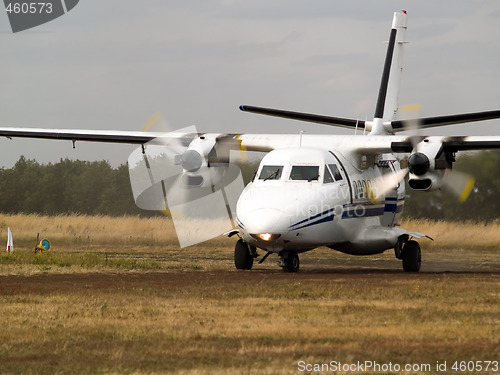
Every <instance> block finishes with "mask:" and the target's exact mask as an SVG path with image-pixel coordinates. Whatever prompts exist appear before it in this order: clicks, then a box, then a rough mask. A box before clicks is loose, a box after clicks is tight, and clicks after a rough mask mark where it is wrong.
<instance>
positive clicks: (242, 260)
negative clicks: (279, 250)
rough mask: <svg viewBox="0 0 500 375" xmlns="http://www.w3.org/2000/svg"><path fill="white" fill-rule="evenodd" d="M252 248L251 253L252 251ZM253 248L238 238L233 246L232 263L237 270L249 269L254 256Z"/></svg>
mask: <svg viewBox="0 0 500 375" xmlns="http://www.w3.org/2000/svg"><path fill="white" fill-rule="evenodd" d="M251 250H253V253H252V251H251ZM254 254H255V248H253V249H251V248H250V246H249V245H248V244H247V243H246V242H245V241H243V240H241V239H240V240H238V242H236V245H235V247H234V265H235V267H236V269H238V270H251V269H252V266H253V259H254V258H255V256H254Z"/></svg>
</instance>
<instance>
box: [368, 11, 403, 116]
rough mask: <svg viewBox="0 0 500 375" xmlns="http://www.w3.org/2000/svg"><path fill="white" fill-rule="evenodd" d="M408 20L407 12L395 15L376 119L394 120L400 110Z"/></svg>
mask: <svg viewBox="0 0 500 375" xmlns="http://www.w3.org/2000/svg"><path fill="white" fill-rule="evenodd" d="M406 18H407V14H406V11H405V10H403V11H402V12H396V13H394V18H393V20H392V29H391V34H390V37H389V45H388V47H387V54H386V57H385V63H384V70H383V72H382V80H381V82H380V89H379V93H378V99H377V106H376V108H375V116H374V118H375V119H385V120H392V119H394V118H395V116H396V113H397V110H398V92H399V83H400V81H401V72H402V69H403V45H404V44H405V43H406Z"/></svg>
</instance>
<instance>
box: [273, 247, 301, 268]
mask: <svg viewBox="0 0 500 375" xmlns="http://www.w3.org/2000/svg"><path fill="white" fill-rule="evenodd" d="M278 265H279V266H280V267H282V268H283V271H285V272H298V271H299V266H300V262H299V254H297V253H296V252H295V251H283V252H281V253H280V261H279V263H278Z"/></svg>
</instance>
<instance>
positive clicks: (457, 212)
mask: <svg viewBox="0 0 500 375" xmlns="http://www.w3.org/2000/svg"><path fill="white" fill-rule="evenodd" d="M256 168H257V164H256V163H253V164H252V165H247V166H246V167H243V168H242V172H243V175H244V176H245V180H247V181H246V182H248V180H249V179H250V178H251V177H252V176H253V172H254V169H256ZM453 168H454V169H456V170H459V171H462V172H465V173H468V174H471V175H473V176H474V177H475V178H476V184H475V187H474V190H473V192H472V193H471V195H470V197H469V199H468V200H467V201H466V202H465V203H459V202H458V200H457V198H456V197H455V196H454V195H453V194H451V193H450V192H448V191H447V190H446V189H442V190H438V191H435V192H430V193H427V192H416V191H413V190H411V189H410V188H409V187H407V199H406V204H405V210H404V215H405V217H410V218H429V219H433V220H447V221H465V220H470V221H484V222H488V221H493V220H499V218H500V151H482V152H476V153H469V154H465V155H462V156H460V157H459V158H458V160H457V161H456V163H454V166H453ZM0 192H1V193H0V212H2V213H8V214H17V213H36V214H41V215H58V214H69V213H78V214H86V215H98V214H99V215H110V216H122V215H142V216H152V215H159V214H160V213H159V212H155V211H145V210H141V209H139V208H137V206H136V205H135V203H134V198H133V195H132V189H131V187H130V181H129V174H128V166H127V165H126V164H124V165H120V166H119V167H117V168H113V167H112V166H111V165H110V164H109V163H108V162H106V161H97V162H88V161H80V160H75V161H73V160H69V159H64V160H63V159H61V160H60V161H59V162H58V163H54V164H52V163H49V164H39V163H37V162H36V161H35V160H30V159H26V158H25V157H24V156H21V157H20V158H19V160H18V161H17V162H16V164H15V165H14V167H12V168H9V169H6V168H2V169H0Z"/></svg>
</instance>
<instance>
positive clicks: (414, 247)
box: [401, 240, 422, 272]
mask: <svg viewBox="0 0 500 375" xmlns="http://www.w3.org/2000/svg"><path fill="white" fill-rule="evenodd" d="M401 258H402V259H403V269H404V270H405V272H418V271H420V264H421V263H422V254H421V251H420V245H419V244H418V242H417V241H413V240H411V241H408V242H407V243H406V244H405V245H404V247H403V250H402V251H401Z"/></svg>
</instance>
